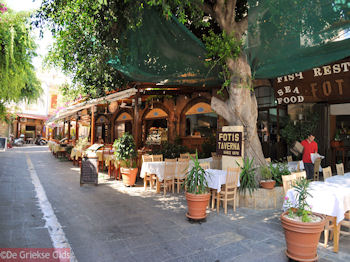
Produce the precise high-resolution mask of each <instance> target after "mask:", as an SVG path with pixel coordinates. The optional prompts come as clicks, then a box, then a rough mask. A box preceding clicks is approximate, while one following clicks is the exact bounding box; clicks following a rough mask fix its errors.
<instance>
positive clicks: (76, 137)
mask: <svg viewBox="0 0 350 262" xmlns="http://www.w3.org/2000/svg"><path fill="white" fill-rule="evenodd" d="M78 118H79V117H78V116H77V117H76V118H75V142H76V141H78V139H79V124H78Z"/></svg>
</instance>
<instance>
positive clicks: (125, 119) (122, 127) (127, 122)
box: [114, 112, 133, 139]
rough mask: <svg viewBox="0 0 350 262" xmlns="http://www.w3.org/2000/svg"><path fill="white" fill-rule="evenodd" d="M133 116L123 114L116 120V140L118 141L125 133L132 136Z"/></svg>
mask: <svg viewBox="0 0 350 262" xmlns="http://www.w3.org/2000/svg"><path fill="white" fill-rule="evenodd" d="M132 120H133V118H132V116H131V115H130V114H129V113H127V112H123V113H121V114H120V115H119V116H118V117H117V118H116V119H115V123H114V138H115V139H117V138H119V137H121V136H123V134H124V133H125V132H128V133H130V134H132Z"/></svg>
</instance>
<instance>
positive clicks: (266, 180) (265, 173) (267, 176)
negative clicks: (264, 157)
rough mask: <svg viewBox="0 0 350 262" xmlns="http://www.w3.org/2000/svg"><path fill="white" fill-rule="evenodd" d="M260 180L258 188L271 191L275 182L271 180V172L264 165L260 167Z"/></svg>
mask: <svg viewBox="0 0 350 262" xmlns="http://www.w3.org/2000/svg"><path fill="white" fill-rule="evenodd" d="M260 173H261V178H262V180H260V186H261V187H262V188H265V189H273V188H274V187H275V184H276V181H275V180H273V179H272V172H271V170H270V168H269V167H268V166H266V165H264V166H261V167H260Z"/></svg>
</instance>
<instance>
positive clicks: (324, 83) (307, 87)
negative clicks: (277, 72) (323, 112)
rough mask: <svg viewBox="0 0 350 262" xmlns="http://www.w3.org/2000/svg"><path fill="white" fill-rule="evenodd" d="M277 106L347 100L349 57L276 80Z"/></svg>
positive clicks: (349, 80)
mask: <svg viewBox="0 0 350 262" xmlns="http://www.w3.org/2000/svg"><path fill="white" fill-rule="evenodd" d="M273 87H274V90H275V98H276V101H277V104H279V105H281V104H296V103H302V102H321V101H322V102H324V101H342V100H348V99H349V97H350V57H348V58H345V59H343V60H340V61H338V62H336V63H333V64H330V65H324V66H319V67H315V68H313V69H311V70H308V71H304V72H299V73H294V74H290V75H286V76H281V77H277V78H276V79H274V80H273Z"/></svg>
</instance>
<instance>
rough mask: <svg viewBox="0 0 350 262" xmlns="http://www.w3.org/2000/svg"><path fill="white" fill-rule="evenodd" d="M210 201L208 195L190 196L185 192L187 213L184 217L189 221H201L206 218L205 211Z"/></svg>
mask: <svg viewBox="0 0 350 262" xmlns="http://www.w3.org/2000/svg"><path fill="white" fill-rule="evenodd" d="M209 199H210V193H208V194H191V193H188V192H186V200H187V207H188V213H187V214H186V216H187V217H188V218H191V219H195V220H197V219H203V218H206V216H207V214H206V210H207V206H208V203H209Z"/></svg>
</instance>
